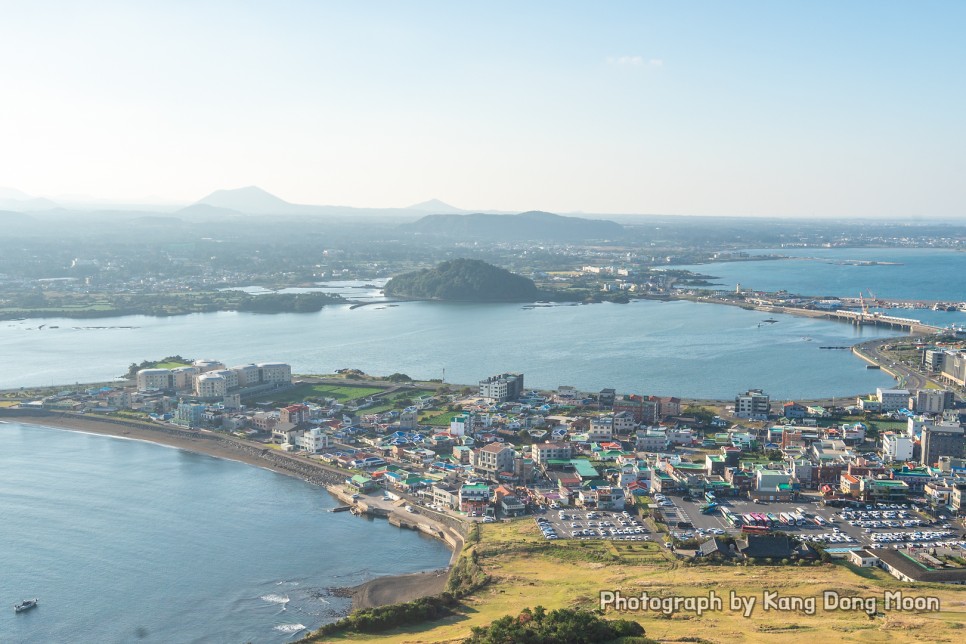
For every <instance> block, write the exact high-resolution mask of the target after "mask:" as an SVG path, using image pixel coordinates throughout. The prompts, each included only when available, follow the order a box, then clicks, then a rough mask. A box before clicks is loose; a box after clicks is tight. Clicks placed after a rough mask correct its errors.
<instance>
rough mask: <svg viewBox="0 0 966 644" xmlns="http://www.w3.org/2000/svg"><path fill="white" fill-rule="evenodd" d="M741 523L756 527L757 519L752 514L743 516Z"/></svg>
mask: <svg viewBox="0 0 966 644" xmlns="http://www.w3.org/2000/svg"><path fill="white" fill-rule="evenodd" d="M741 521H742V523H744V524H745V525H756V523H755V519H754V518H753V517H752V516H751V515H750V514H742V515H741Z"/></svg>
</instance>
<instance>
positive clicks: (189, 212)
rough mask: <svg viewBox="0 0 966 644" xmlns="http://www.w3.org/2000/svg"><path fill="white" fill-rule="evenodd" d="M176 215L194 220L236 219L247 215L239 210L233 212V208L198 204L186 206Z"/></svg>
mask: <svg viewBox="0 0 966 644" xmlns="http://www.w3.org/2000/svg"><path fill="white" fill-rule="evenodd" d="M175 214H177V215H179V216H182V215H183V216H185V217H188V218H191V219H193V220H199V219H204V220H210V219H225V218H229V217H231V218H234V217H244V216H245V213H242V212H238V211H237V210H232V209H231V208H220V207H218V206H212V205H209V204H206V203H196V204H192V205H190V206H185V207H184V208H182V209H181V210H179V211H177V212H176V213H175Z"/></svg>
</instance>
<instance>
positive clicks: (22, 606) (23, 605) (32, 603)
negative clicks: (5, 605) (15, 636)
mask: <svg viewBox="0 0 966 644" xmlns="http://www.w3.org/2000/svg"><path fill="white" fill-rule="evenodd" d="M39 601H40V600H39V599H36V598H34V599H25V600H23V601H22V602H20V603H19V604H14V606H13V612H15V613H22V612H24V611H25V610H30V609H31V608H35V607H36V606H37V604H38V602H39Z"/></svg>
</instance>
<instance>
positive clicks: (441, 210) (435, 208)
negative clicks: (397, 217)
mask: <svg viewBox="0 0 966 644" xmlns="http://www.w3.org/2000/svg"><path fill="white" fill-rule="evenodd" d="M406 210H418V211H420V212H427V213H434V214H450V213H457V212H469V211H468V210H463V209H462V208H457V207H456V206H451V205H449V204H448V203H444V202H442V201H440V200H439V199H430V200H429V201H424V202H422V203H417V204H413V205H412V206H407V207H406Z"/></svg>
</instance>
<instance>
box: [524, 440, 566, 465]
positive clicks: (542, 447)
mask: <svg viewBox="0 0 966 644" xmlns="http://www.w3.org/2000/svg"><path fill="white" fill-rule="evenodd" d="M532 449H533V452H532V453H533V461H534V463H536V464H537V465H546V463H547V461H549V460H555V459H568V458H571V457H572V456H573V448H572V446H571V445H570V443H549V442H548V443H534V445H533V446H532Z"/></svg>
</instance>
